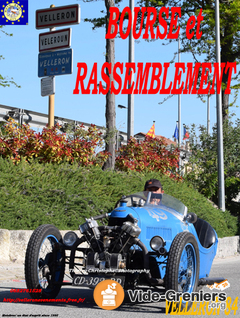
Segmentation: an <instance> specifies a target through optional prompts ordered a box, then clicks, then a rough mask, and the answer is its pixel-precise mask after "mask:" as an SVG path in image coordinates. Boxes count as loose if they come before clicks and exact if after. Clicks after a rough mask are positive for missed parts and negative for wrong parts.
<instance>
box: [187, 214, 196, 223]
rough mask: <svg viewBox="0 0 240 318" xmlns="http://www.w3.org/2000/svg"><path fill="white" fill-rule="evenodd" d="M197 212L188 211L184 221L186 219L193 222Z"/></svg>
mask: <svg viewBox="0 0 240 318" xmlns="http://www.w3.org/2000/svg"><path fill="white" fill-rule="evenodd" d="M197 219H198V217H197V214H195V213H193V212H189V213H188V214H187V216H186V218H185V221H187V222H188V223H195V222H197Z"/></svg>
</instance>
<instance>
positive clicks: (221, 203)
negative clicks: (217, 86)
mask: <svg viewBox="0 0 240 318" xmlns="http://www.w3.org/2000/svg"><path fill="white" fill-rule="evenodd" d="M215 21H216V23H215V32H216V42H215V43H216V57H217V60H216V62H217V63H218V67H219V72H220V63H221V57H220V22H219V0H215ZM216 101H217V143H218V150H217V155H218V207H219V209H221V210H222V211H225V185H224V160H223V127H222V92H221V90H220V92H219V94H218V93H216Z"/></svg>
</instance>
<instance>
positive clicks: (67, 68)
mask: <svg viewBox="0 0 240 318" xmlns="http://www.w3.org/2000/svg"><path fill="white" fill-rule="evenodd" d="M64 74H72V49H67V50H59V51H54V52H45V53H39V54H38V77H44V76H51V75H64Z"/></svg>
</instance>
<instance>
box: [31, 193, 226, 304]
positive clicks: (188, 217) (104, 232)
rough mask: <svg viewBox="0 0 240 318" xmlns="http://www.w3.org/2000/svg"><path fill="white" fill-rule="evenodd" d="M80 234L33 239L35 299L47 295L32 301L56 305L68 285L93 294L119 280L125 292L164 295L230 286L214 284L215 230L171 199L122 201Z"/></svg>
mask: <svg viewBox="0 0 240 318" xmlns="http://www.w3.org/2000/svg"><path fill="white" fill-rule="evenodd" d="M100 221H101V224H100V225H99V223H98V222H100ZM104 222H105V223H104ZM79 230H80V233H79V234H80V235H77V234H76V233H75V232H73V231H69V232H67V233H66V234H65V235H64V237H63V238H62V236H61V234H60V231H59V230H58V229H57V228H56V227H55V226H54V225H50V224H45V225H41V226H39V227H38V228H37V229H36V230H35V231H34V232H33V234H32V236H31V238H30V240H29V243H28V247H27V251H26V258H25V279H26V285H27V288H28V289H30V290H31V291H33V290H34V289H41V290H42V291H41V293H34V292H32V293H31V296H32V297H33V298H54V297H56V296H57V295H58V293H59V291H60V289H61V287H62V286H63V285H67V284H72V285H76V286H79V287H81V286H88V287H92V288H94V287H95V286H96V285H97V284H98V283H99V282H100V281H102V280H104V279H113V280H116V281H117V282H119V283H120V284H121V285H122V286H123V288H124V289H125V290H128V289H135V288H137V287H139V286H152V287H154V288H158V290H160V291H162V292H163V294H164V293H165V291H166V290H174V291H176V292H182V293H186V292H188V293H192V292H195V291H197V290H198V288H199V287H200V286H202V285H206V284H213V283H214V282H221V281H222V280H223V278H212V279H211V278H209V273H210V270H211V266H212V262H213V259H214V257H215V255H216V251H217V244H218V237H217V234H216V232H215V230H214V229H213V228H212V227H211V226H210V224H209V223H207V222H206V221H204V220H202V219H200V218H197V216H196V214H194V213H188V212H187V207H186V206H185V205H184V204H183V203H181V202H180V201H178V200H177V199H175V198H173V197H172V196H169V195H167V194H158V193H153V192H139V193H136V194H133V195H129V196H127V197H122V198H121V199H120V200H119V202H117V204H116V207H115V209H114V210H113V211H112V212H111V213H108V214H103V215H100V216H96V217H91V218H88V219H86V222H85V223H84V224H82V225H80V226H79ZM67 265H68V267H69V268H67ZM65 267H66V268H65ZM66 273H68V274H69V279H68V281H66V279H64V275H65V274H66Z"/></svg>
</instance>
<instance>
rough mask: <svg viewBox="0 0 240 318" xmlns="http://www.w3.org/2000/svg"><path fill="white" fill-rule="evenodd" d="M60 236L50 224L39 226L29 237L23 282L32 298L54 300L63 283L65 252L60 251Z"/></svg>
mask: <svg viewBox="0 0 240 318" xmlns="http://www.w3.org/2000/svg"><path fill="white" fill-rule="evenodd" d="M61 241H62V236H61V234H60V232H59V230H58V229H57V228H56V227H55V226H54V225H50V224H44V225H41V226H39V227H38V228H37V229H36V230H35V231H34V232H33V234H32V236H31V237H30V240H29V242H28V247H27V251H26V256H25V280H26V285H27V288H28V289H31V290H33V289H41V290H42V291H41V293H38V292H33V291H32V292H30V295H31V297H32V298H45V299H46V298H50V299H51V298H55V297H56V296H57V295H58V293H59V291H60V289H61V284H62V282H63V277H64V271H65V251H64V250H63V249H61V246H60V244H59V243H60V242H61Z"/></svg>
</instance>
